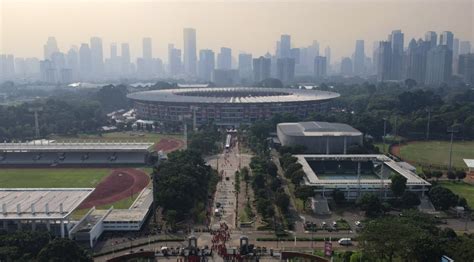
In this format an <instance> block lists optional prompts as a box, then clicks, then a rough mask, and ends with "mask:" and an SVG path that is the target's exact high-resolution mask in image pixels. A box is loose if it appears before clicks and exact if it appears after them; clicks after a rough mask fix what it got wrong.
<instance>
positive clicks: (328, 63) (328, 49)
mask: <svg viewBox="0 0 474 262" xmlns="http://www.w3.org/2000/svg"><path fill="white" fill-rule="evenodd" d="M324 56H325V57H326V73H329V72H331V47H329V46H326V48H325V49H324Z"/></svg>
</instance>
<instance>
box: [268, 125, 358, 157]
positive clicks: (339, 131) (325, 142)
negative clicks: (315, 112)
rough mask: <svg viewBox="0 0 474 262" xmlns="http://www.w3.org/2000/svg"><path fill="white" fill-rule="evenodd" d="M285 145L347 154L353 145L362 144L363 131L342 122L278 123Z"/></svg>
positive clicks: (327, 152) (311, 151)
mask: <svg viewBox="0 0 474 262" xmlns="http://www.w3.org/2000/svg"><path fill="white" fill-rule="evenodd" d="M277 135H278V140H279V141H280V143H281V145H283V146H304V147H305V148H306V151H305V152H307V153H313V154H346V153H347V148H348V147H349V146H352V145H359V146H360V145H362V141H363V135H362V133H361V132H360V131H359V130H357V129H355V128H353V127H351V126H349V125H347V124H342V123H329V122H299V123H280V124H278V125H277Z"/></svg>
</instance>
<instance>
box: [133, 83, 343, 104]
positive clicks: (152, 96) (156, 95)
mask: <svg viewBox="0 0 474 262" xmlns="http://www.w3.org/2000/svg"><path fill="white" fill-rule="evenodd" d="M339 96H340V95H339V94H338V93H334V92H327V91H319V90H306V89H284V88H261V87H260V88H257V87H214V88H175V89H165V90H153V91H144V92H137V93H132V94H129V95H127V97H128V98H130V99H132V100H140V101H149V102H172V103H196V104H202V103H204V104H205V103H246V104H258V103H288V102H303V101H324V100H329V99H333V98H336V97H339Z"/></svg>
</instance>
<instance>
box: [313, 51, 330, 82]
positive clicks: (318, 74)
mask: <svg viewBox="0 0 474 262" xmlns="http://www.w3.org/2000/svg"><path fill="white" fill-rule="evenodd" d="M326 69H327V65H326V57H324V56H316V57H315V58H314V78H315V79H316V80H322V79H324V78H325V77H326Z"/></svg>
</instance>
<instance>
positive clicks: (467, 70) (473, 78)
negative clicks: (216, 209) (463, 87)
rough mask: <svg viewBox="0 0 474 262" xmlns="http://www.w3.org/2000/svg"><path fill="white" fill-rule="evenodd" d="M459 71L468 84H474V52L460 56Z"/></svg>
mask: <svg viewBox="0 0 474 262" xmlns="http://www.w3.org/2000/svg"><path fill="white" fill-rule="evenodd" d="M458 72H459V75H461V76H462V77H463V80H464V82H465V83H466V84H470V85H474V54H462V55H460V56H459V65H458Z"/></svg>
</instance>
